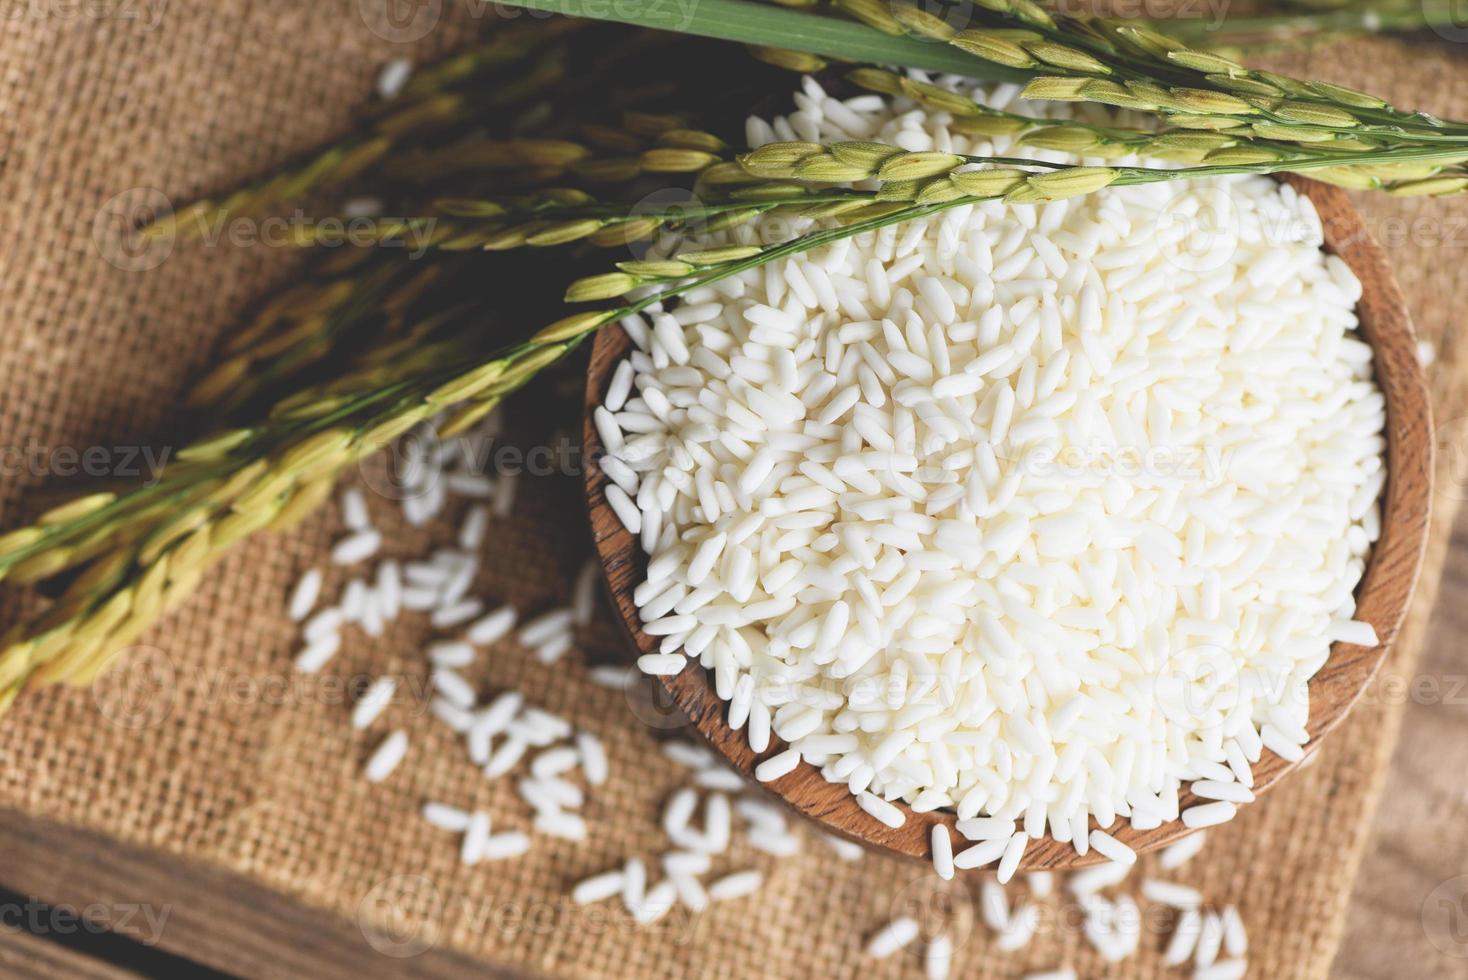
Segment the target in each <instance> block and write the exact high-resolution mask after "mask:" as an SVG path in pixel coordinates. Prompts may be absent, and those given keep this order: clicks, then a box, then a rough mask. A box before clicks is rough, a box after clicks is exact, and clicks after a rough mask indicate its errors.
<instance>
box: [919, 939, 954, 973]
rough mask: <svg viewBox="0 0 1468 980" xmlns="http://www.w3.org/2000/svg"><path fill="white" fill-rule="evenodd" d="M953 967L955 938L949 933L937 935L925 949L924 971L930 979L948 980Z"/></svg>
mask: <svg viewBox="0 0 1468 980" xmlns="http://www.w3.org/2000/svg"><path fill="white" fill-rule="evenodd" d="M952 968H953V939H952V937H950V936H948V935H946V934H945V935H942V936H935V937H934V938H933V941H932V942H930V943H928V948H927V949H926V950H924V951H923V973H924V974H925V975H926V976H927V978H928V980H948V974H949V972H950V971H951V970H952Z"/></svg>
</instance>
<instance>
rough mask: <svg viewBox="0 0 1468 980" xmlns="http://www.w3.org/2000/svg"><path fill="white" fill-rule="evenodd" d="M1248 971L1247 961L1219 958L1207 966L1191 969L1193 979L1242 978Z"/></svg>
mask: <svg viewBox="0 0 1468 980" xmlns="http://www.w3.org/2000/svg"><path fill="white" fill-rule="evenodd" d="M1248 972H1249V961H1248V960H1243V959H1237V960H1219V961H1218V962H1216V963H1213V964H1211V965H1209V966H1205V967H1201V968H1199V969H1197V970H1194V971H1193V980H1242V978H1243V976H1244V974H1246V973H1248Z"/></svg>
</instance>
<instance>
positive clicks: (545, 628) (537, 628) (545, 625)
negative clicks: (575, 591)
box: [517, 608, 572, 647]
mask: <svg viewBox="0 0 1468 980" xmlns="http://www.w3.org/2000/svg"><path fill="white" fill-rule="evenodd" d="M571 626H572V621H571V610H570V609H567V608H557V609H552V610H550V611H549V612H545V613H542V614H540V615H539V616H536V617H535V618H534V619H532V620H530V621H529V622H528V623H526V624H525V625H524V626H522V627H520V633H519V635H518V637H517V639H518V640H519V641H520V644H521V645H522V646H527V647H538V646H540V645H541V644H543V643H548V642H549V641H551V640H552V639H555V638H556V637H558V636H561V635H563V634H565V633H567V632H568V631H569V630H570V629H571Z"/></svg>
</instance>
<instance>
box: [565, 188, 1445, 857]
mask: <svg viewBox="0 0 1468 980" xmlns="http://www.w3.org/2000/svg"><path fill="white" fill-rule="evenodd" d="M1284 180H1286V181H1287V182H1288V183H1290V184H1292V185H1294V186H1295V187H1296V188H1297V189H1299V190H1300V191H1301V192H1302V193H1304V194H1306V195H1308V196H1309V197H1310V199H1311V200H1312V201H1313V202H1314V203H1315V206H1316V210H1317V211H1318V212H1319V214H1320V217H1321V220H1322V223H1323V225H1324V228H1325V235H1326V246H1327V249H1328V250H1329V251H1331V252H1333V253H1335V254H1337V255H1339V256H1340V257H1341V258H1342V259H1343V260H1345V261H1346V262H1347V264H1349V265H1350V266H1351V268H1352V270H1353V271H1354V272H1355V273H1356V275H1357V277H1358V278H1359V279H1360V280H1361V282H1362V285H1363V288H1364V292H1363V296H1362V299H1361V302H1360V304H1359V308H1358V313H1359V316H1360V320H1361V334H1362V336H1363V338H1364V339H1366V340H1367V341H1368V342H1369V343H1370V344H1371V345H1372V347H1373V348H1374V350H1375V353H1376V372H1377V382H1378V384H1379V385H1380V387H1381V389H1382V392H1383V394H1384V395H1385V398H1386V409H1387V433H1386V434H1387V467H1388V474H1389V479H1388V482H1387V486H1386V490H1385V500H1384V505H1383V520H1382V536H1381V540H1380V541H1379V542H1378V543H1377V546H1376V547H1375V548H1374V549H1373V551H1372V554H1371V557H1370V560H1369V562H1368V564H1367V568H1366V573H1365V575H1364V577H1363V579H1362V582H1361V585H1360V587H1359V589H1358V600H1359V608H1358V611H1357V614H1356V617H1357V618H1358V619H1362V620H1365V621H1366V622H1369V623H1371V624H1372V626H1373V627H1374V628H1375V630H1376V634H1377V636H1378V637H1379V638H1380V640H1381V645H1380V646H1378V647H1376V648H1372V649H1368V648H1364V647H1358V646H1354V645H1351V644H1346V643H1337V644H1335V646H1334V647H1333V648H1332V650H1331V656H1330V659H1329V660H1328V661H1327V663H1326V665H1325V666H1324V667H1323V668H1321V670H1320V671H1319V672H1318V673H1317V674H1316V676H1315V677H1314V678H1313V679H1312V680H1311V682H1310V718H1309V722H1308V724H1307V726H1306V728H1307V730H1308V731H1309V733H1310V743H1309V744H1308V745H1307V747H1306V754H1307V756H1308V755H1309V754H1310V753H1311V752H1313V751H1314V749H1315V747H1316V746H1318V745H1319V740H1320V739H1321V738H1322V737H1323V736H1324V735H1325V734H1326V733H1328V732H1329V731H1330V730H1331V729H1332V728H1334V727H1335V726H1336V725H1337V724H1338V723H1339V722H1340V721H1341V719H1342V718H1343V717H1345V714H1346V712H1347V711H1349V709H1350V707H1351V705H1352V704H1354V703H1355V702H1356V700H1357V699H1358V698H1359V697H1360V695H1361V693H1362V691H1364V690H1365V688H1366V686H1367V684H1368V683H1369V682H1370V680H1371V678H1372V676H1373V675H1374V674H1375V672H1376V670H1377V668H1378V667H1379V666H1380V665H1381V663H1382V661H1383V659H1384V658H1385V657H1386V655H1387V652H1388V650H1389V648H1390V645H1391V642H1392V640H1393V639H1394V638H1395V636H1396V633H1397V630H1398V627H1399V626H1400V625H1401V622H1402V618H1403V616H1404V615H1405V612H1406V609H1407V603H1408V600H1409V598H1410V597H1411V594H1412V590H1413V588H1414V586H1415V584H1416V580H1417V575H1418V572H1419V570H1420V568H1421V563H1422V555H1423V549H1424V546H1425V543H1426V535H1427V527H1428V518H1429V510H1430V501H1431V493H1432V473H1433V445H1434V438H1433V432H1432V422H1431V413H1430V410H1429V407H1428V400H1427V391H1426V388H1425V386H1424V384H1423V380H1422V371H1421V367H1420V365H1419V364H1418V360H1417V353H1416V337H1415V335H1414V333H1413V330H1412V324H1411V319H1410V316H1409V314H1408V312H1407V308H1406V303H1405V301H1404V299H1403V297H1402V294H1401V291H1400V289H1399V288H1398V287H1397V284H1396V281H1395V280H1394V278H1393V276H1392V273H1391V270H1390V268H1389V266H1388V264H1387V262H1386V258H1385V256H1384V254H1383V253H1382V250H1381V249H1380V247H1379V246H1378V245H1377V244H1376V243H1375V241H1374V240H1373V239H1372V237H1371V235H1370V234H1369V233H1368V232H1367V230H1366V228H1365V226H1364V224H1363V222H1362V220H1361V217H1360V215H1359V214H1358V213H1357V211H1356V209H1355V207H1354V206H1353V205H1352V204H1351V202H1350V199H1349V198H1348V197H1347V195H1346V194H1345V193H1344V192H1342V191H1341V190H1339V189H1337V188H1333V187H1329V186H1327V185H1324V184H1321V183H1318V182H1316V181H1310V180H1305V179H1302V178H1298V177H1295V176H1286V177H1285V178H1284ZM630 347H631V341H630V340H629V339H628V337H627V335H626V333H625V332H624V331H623V330H622V329H621V328H620V327H613V328H609V329H606V330H603V331H602V332H601V333H600V334H599V335H598V336H597V339H596V343H595V347H594V349H593V351H592V355H591V367H590V371H589V372H588V379H587V388H586V411H585V436H584V438H585V447H586V452H587V458H588V459H597V458H599V457H600V456H601V455H602V453H603V451H604V450H603V447H602V444H601V441H600V437H599V435H598V433H597V432H596V428H595V426H594V425H593V424H592V421H591V413H592V411H593V409H594V408H595V407H596V406H597V405H599V404H600V403H601V400H602V397H603V395H604V393H605V391H606V386H607V383H608V381H609V380H610V375H611V372H612V370H613V369H614V368H615V367H616V365H617V363H618V362H619V361H620V360H621V359H622V358H623V357H625V356H626V354H627V353H628V351H629V350H630ZM607 482H608V481H607V479H606V477H605V476H604V474H602V472H601V470H600V468H599V467H597V466H588V467H587V468H586V495H587V506H588V509H589V511H590V515H591V527H592V536H593V538H594V540H595V542H596V547H597V549H598V553H599V555H600V557H601V560H602V565H603V569H604V571H605V574H606V579H607V584H608V586H609V588H610V590H611V594H612V596H613V599H614V601H615V605H616V608H617V612H618V616H619V618H620V620H621V623H622V626H623V628H624V630H625V632H626V634H627V637H628V639H629V641H630V643H631V644H632V646H633V647H634V649H635V650H636V651H637V652H638V653H639V654H645V653H652V652H656V650H657V646H658V641H657V640H656V639H655V638H653V637H649V636H648V635H647V634H645V633H644V632H643V631H642V629H641V626H640V620H639V617H638V613H637V609H636V606H635V605H634V603H633V601H632V590H633V588H634V587H635V586H636V585H637V584H638V583H639V582H640V581H641V580H642V578H643V577H644V573H645V567H646V559H645V556H644V555H643V554H642V552H641V549H640V547H639V545H638V542H637V541H636V540H635V539H634V537H633V536H632V535H631V534H628V533H627V531H626V530H625V529H624V528H623V527H622V525H621V522H620V521H619V520H618V519H617V517H616V515H615V513H613V512H612V510H611V507H610V505H609V504H608V503H607V500H606V495H605V488H606V484H607ZM661 680H662V682H663V684H664V686H665V687H666V689H667V690H668V692H669V694H670V696H671V697H672V698H673V700H674V701H675V702H676V703H677V704H678V705H679V707H680V708H681V709H682V710H683V711H684V712H685V713H686V714H687V715H688V717H689V719H690V721H691V722H692V723H693V724H694V726H695V727H696V728H697V729H698V731H699V732H700V733H701V734H702V735H703V737H704V738H705V739H706V740H707V741H708V742H709V744H710V745H711V746H712V747H713V748H714V749H715V750H716V751H718V752H719V753H720V754H722V755H724V756H725V757H726V758H728V759H729V761H730V762H731V763H732V764H733V765H734V767H735V768H736V769H737V770H738V771H739V772H741V773H742V774H743V775H744V776H745V777H746V778H748V779H750V780H751V782H754V780H753V771H754V767H755V766H756V765H757V764H758V763H759V762H760V761H761V760H762V759H764V758H768V757H769V756H771V755H774V754H776V753H778V752H780V751H783V750H784V749H785V748H786V747H787V746H786V745H785V743H783V742H782V741H780V740H779V739H777V738H772V739H771V745H770V747H769V749H768V750H767V751H766V752H765V753H762V754H761V755H758V756H757V755H756V754H755V753H753V752H752V751H751V750H750V749H749V746H748V743H747V741H746V739H745V736H744V734H743V733H742V732H736V731H733V730H731V729H730V728H729V727H728V725H727V724H726V723H725V716H724V710H725V704H724V702H723V701H722V700H721V699H720V698H719V697H718V696H717V694H716V693H715V692H714V689H713V684H712V682H711V679H710V677H709V674H708V672H707V671H704V670H699V669H688V670H685V671H683V672H682V673H681V674H679V675H677V676H676V677H669V678H661ZM1293 767H1294V764H1292V763H1289V762H1287V761H1285V760H1284V759H1283V758H1281V757H1279V756H1277V755H1275V754H1274V753H1272V752H1269V751H1265V753H1264V755H1263V757H1262V758H1261V759H1260V761H1259V763H1258V764H1257V765H1256V766H1255V767H1254V776H1255V787H1254V788H1255V791H1256V792H1262V791H1264V790H1267V789H1268V788H1270V787H1271V786H1273V785H1274V784H1275V783H1276V782H1277V781H1278V780H1279V779H1280V778H1281V777H1283V776H1284V775H1285V774H1286V773H1287V772H1288V771H1289V770H1290V769H1291V768H1293ZM755 784H756V785H758V786H760V787H761V788H762V789H764V790H766V791H767V792H770V793H772V794H774V795H775V796H776V797H778V798H779V799H781V800H783V801H784V802H785V803H787V804H789V805H790V806H791V807H793V808H794V809H795V810H797V811H798V812H800V813H803V814H804V815H806V816H808V817H810V818H811V819H813V820H815V821H817V822H818V823H820V824H822V825H824V828H825V829H826V830H828V831H831V832H833V833H837V834H840V835H841V836H843V837H847V838H849V839H853V840H857V841H860V842H862V843H865V844H868V845H870V846H874V847H877V848H881V849H884V850H888V851H892V852H896V853H899V854H904V855H907V856H909V857H913V858H918V859H922V860H927V859H928V857H929V853H930V852H929V839H930V833H931V830H930V829H931V827H932V826H933V825H934V824H936V823H941V824H944V825H946V826H948V828H949V829H950V832H951V831H952V830H953V825H954V823H955V822H956V816H955V815H954V814H953V813H952V812H951V811H947V810H943V811H936V812H930V813H914V812H913V811H912V810H911V808H909V807H907V806H906V805H905V804H899V806H900V807H901V809H902V810H903V811H904V813H905V816H906V820H905V822H904V823H903V825H902V826H901V827H898V828H895V829H894V828H890V827H887V826H886V825H885V824H882V823H881V822H879V821H877V820H876V819H875V818H873V817H871V816H870V815H868V814H867V813H866V812H865V811H863V810H862V809H861V808H860V807H859V806H858V805H857V803H856V799H855V797H853V796H852V795H851V794H850V792H848V790H847V788H846V787H845V786H844V785H841V784H833V783H829V782H827V781H826V780H825V779H824V778H823V777H822V776H821V775H820V772H819V770H817V768H816V767H814V766H812V765H810V764H808V763H805V762H802V763H801V764H800V765H799V766H798V767H797V768H796V769H795V770H794V771H793V772H791V773H790V774H788V775H786V776H784V777H782V778H780V779H778V780H774V781H773V782H770V783H755ZM1193 802H1195V801H1194V798H1193V797H1192V796H1191V794H1189V793H1184V794H1183V800H1182V805H1183V807H1187V806H1188V805H1190V804H1191V803H1193ZM1188 832H1189V831H1188V830H1187V828H1185V827H1184V826H1183V825H1182V823H1181V821H1173V822H1171V823H1168V824H1164V825H1163V826H1161V827H1159V828H1157V829H1155V830H1150V831H1137V830H1134V829H1132V828H1131V827H1130V826H1129V825H1126V824H1125V823H1123V824H1121V825H1120V828H1119V829H1113V830H1112V831H1111V833H1112V834H1113V835H1114V836H1115V837H1116V838H1117V839H1119V840H1121V841H1122V842H1124V843H1126V844H1127V845H1129V846H1130V847H1132V848H1133V849H1134V850H1136V851H1138V852H1142V851H1149V850H1153V849H1155V848H1158V847H1161V846H1163V845H1165V844H1167V843H1169V842H1171V841H1174V840H1176V839H1178V838H1179V837H1182V836H1184V835H1186V834H1187V833H1188ZM1103 860H1104V859H1103V858H1101V857H1100V856H1099V855H1097V854H1095V853H1094V852H1093V853H1090V854H1087V855H1086V856H1084V857H1083V856H1081V855H1078V854H1077V853H1076V852H1075V850H1074V848H1072V847H1071V846H1070V845H1069V844H1068V843H1061V842H1058V841H1056V840H1054V839H1052V838H1050V837H1048V836H1047V837H1044V838H1042V839H1040V840H1038V841H1034V842H1032V843H1031V845H1030V846H1029V848H1028V850H1027V851H1026V852H1025V855H1024V859H1023V860H1022V862H1021V865H1020V866H1021V868H1022V869H1024V870H1065V869H1071V868H1080V867H1087V866H1090V865H1094V864H1097V863H1100V862H1101V861H1103ZM983 870H986V871H990V872H991V871H992V869H983Z"/></svg>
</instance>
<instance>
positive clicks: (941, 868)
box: [932, 823, 953, 881]
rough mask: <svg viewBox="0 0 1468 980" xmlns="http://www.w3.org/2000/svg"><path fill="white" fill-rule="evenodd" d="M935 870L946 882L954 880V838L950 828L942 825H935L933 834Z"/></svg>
mask: <svg viewBox="0 0 1468 980" xmlns="http://www.w3.org/2000/svg"><path fill="white" fill-rule="evenodd" d="M932 848H933V870H934V871H936V872H937V873H938V877H939V878H942V879H943V880H944V881H951V880H952V879H953V838H952V837H950V836H949V834H948V828H947V827H945V826H943V824H941V823H935V824H933V833H932Z"/></svg>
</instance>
